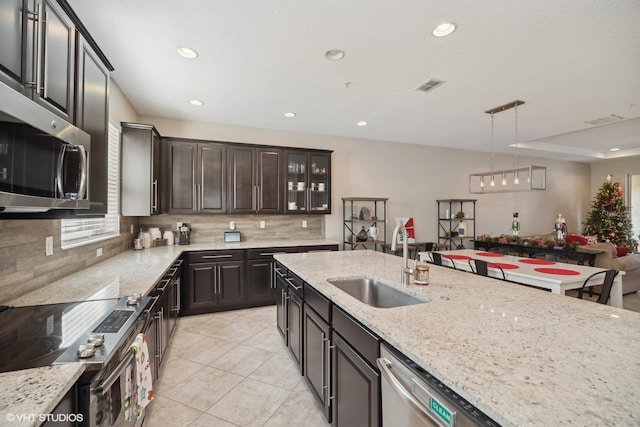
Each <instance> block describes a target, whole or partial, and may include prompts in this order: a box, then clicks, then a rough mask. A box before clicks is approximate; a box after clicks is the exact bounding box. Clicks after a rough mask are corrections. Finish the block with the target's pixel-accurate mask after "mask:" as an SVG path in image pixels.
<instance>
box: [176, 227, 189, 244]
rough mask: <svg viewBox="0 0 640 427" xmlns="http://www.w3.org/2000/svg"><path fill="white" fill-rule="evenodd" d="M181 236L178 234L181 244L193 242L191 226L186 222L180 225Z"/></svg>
mask: <svg viewBox="0 0 640 427" xmlns="http://www.w3.org/2000/svg"><path fill="white" fill-rule="evenodd" d="M179 228H180V236H178V244H179V245H189V244H191V227H189V224H187V223H186V222H183V223H182V224H181V225H180V227H179Z"/></svg>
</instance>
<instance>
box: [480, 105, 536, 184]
mask: <svg viewBox="0 0 640 427" xmlns="http://www.w3.org/2000/svg"><path fill="white" fill-rule="evenodd" d="M522 104H524V101H520V100H515V101H512V102H509V103H507V104H504V105H500V106H498V107H495V108H491V109H489V110H487V111H485V113H486V114H489V115H490V116H491V172H483V173H474V174H470V175H469V192H470V193H497V192H509V191H527V190H545V189H546V170H547V169H546V168H545V167H543V166H523V167H520V166H519V164H518V161H519V159H518V155H519V152H518V149H519V135H518V131H519V129H518V124H519V123H518V106H520V105H522ZM512 108H513V110H514V128H515V132H514V139H515V141H514V144H513V145H514V147H515V153H514V155H515V168H514V169H506V170H499V171H496V170H495V153H494V148H493V145H494V139H495V129H494V115H495V114H496V113H501V112H503V111H505V110H510V109H512ZM521 172H527V185H520V173H521ZM511 174H513V181H508V179H509V180H510V179H511V178H510V177H511ZM496 175H502V179H501V182H500V183H501V185H500V186H499V187H496V186H495V176H496ZM485 178H490V179H491V181H490V182H489V186H488V187H485V185H484V181H485Z"/></svg>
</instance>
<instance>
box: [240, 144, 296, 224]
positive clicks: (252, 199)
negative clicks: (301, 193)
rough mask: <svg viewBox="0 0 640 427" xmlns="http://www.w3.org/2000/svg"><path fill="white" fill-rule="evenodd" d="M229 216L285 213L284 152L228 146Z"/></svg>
mask: <svg viewBox="0 0 640 427" xmlns="http://www.w3.org/2000/svg"><path fill="white" fill-rule="evenodd" d="M227 157H228V162H227V163H228V165H229V184H228V193H227V194H228V195H229V201H228V204H229V209H228V211H229V212H230V213H265V214H278V213H282V212H283V203H284V197H283V185H282V151H281V150H280V149H277V148H272V147H265V148H256V147H252V146H240V145H229V147H228V150H227Z"/></svg>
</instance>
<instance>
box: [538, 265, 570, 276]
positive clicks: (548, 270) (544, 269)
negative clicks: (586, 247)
mask: <svg viewBox="0 0 640 427" xmlns="http://www.w3.org/2000/svg"><path fill="white" fill-rule="evenodd" d="M534 270H535V271H537V272H539V273H547V274H555V275H558V276H577V275H579V274H580V272H579V271H575V270H566V269H564V268H547V267H539V268H534Z"/></svg>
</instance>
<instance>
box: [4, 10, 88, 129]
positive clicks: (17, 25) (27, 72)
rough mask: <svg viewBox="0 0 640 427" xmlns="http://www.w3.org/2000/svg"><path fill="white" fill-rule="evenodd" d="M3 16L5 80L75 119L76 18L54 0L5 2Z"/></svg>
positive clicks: (55, 111) (35, 99)
mask: <svg viewBox="0 0 640 427" xmlns="http://www.w3.org/2000/svg"><path fill="white" fill-rule="evenodd" d="M30 6H32V8H30ZM0 16H2V17H3V19H2V21H3V22H2V25H0V79H1V80H2V81H3V82H4V83H6V84H8V85H9V86H11V87H13V88H14V89H16V90H18V91H19V92H22V93H24V94H25V95H26V96H28V97H30V98H32V99H33V100H34V101H35V102H37V103H38V104H40V105H42V106H44V107H45V108H47V109H49V110H51V111H53V112H54V113H56V114H57V115H59V116H60V117H62V118H63V119H65V120H67V121H69V122H73V119H74V116H73V108H74V97H73V95H74V76H75V57H76V54H75V46H76V30H75V25H74V23H73V22H72V20H71V19H70V18H69V16H67V14H66V13H65V12H64V11H63V10H62V9H61V8H60V6H59V5H58V3H57V2H56V1H55V0H36V1H34V2H28V1H27V0H7V1H2V2H0Z"/></svg>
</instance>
